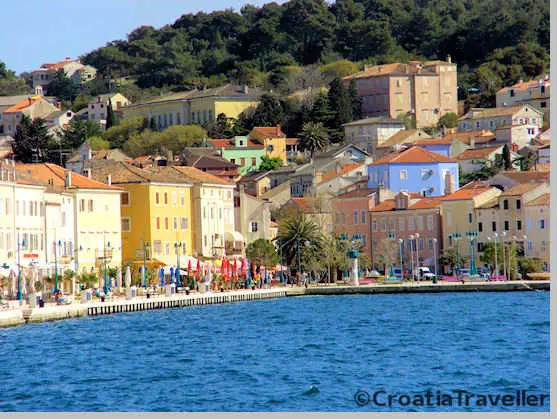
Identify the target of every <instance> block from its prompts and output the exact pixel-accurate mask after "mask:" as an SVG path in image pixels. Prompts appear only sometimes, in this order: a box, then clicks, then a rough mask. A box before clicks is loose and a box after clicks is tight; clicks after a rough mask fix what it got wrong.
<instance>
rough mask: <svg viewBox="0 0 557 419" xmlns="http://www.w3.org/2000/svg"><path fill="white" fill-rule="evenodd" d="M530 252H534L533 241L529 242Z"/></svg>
mask: <svg viewBox="0 0 557 419" xmlns="http://www.w3.org/2000/svg"><path fill="white" fill-rule="evenodd" d="M528 250H534V244H533V243H532V242H531V241H528Z"/></svg>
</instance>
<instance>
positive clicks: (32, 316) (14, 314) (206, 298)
mask: <svg viewBox="0 0 557 419" xmlns="http://www.w3.org/2000/svg"><path fill="white" fill-rule="evenodd" d="M549 289H550V281H500V282H493V281H491V282H479V281H478V282H465V283H460V282H459V283H455V282H443V283H437V284H432V283H431V282H404V283H397V284H371V285H360V286H352V285H318V286H311V287H308V288H305V287H273V288H272V289H255V290H236V291H226V292H207V293H193V294H189V295H185V294H178V295H172V296H164V295H158V296H152V297H151V298H146V297H134V298H131V299H126V298H113V299H111V300H109V301H105V302H100V301H98V300H97V301H89V302H86V303H80V302H75V303H72V304H68V305H61V306H58V305H54V304H48V305H46V306H45V307H41V308H38V307H35V308H31V307H29V306H23V307H12V308H11V309H5V310H2V311H0V327H12V326H19V325H22V324H27V323H41V322H45V321H54V320H64V319H69V318H75V317H85V316H98V315H104V314H115V313H128V312H135V311H144V310H158V309H166V308H178V307H188V306H195V305H207V304H223V303H232V302H241V301H253V300H262V299H269V298H281V297H299V296H310V295H344V294H407V293H442V292H504V291H547V290H549Z"/></svg>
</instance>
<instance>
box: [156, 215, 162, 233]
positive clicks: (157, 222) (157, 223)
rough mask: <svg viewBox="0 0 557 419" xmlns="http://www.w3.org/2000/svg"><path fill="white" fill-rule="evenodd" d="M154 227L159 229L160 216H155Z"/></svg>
mask: <svg viewBox="0 0 557 419" xmlns="http://www.w3.org/2000/svg"><path fill="white" fill-rule="evenodd" d="M155 228H156V229H157V230H160V229H161V217H155Z"/></svg>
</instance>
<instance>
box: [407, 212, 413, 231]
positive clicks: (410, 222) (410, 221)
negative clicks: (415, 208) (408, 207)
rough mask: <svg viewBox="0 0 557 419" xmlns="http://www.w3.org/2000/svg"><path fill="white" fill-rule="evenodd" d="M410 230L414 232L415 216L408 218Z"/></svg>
mask: <svg viewBox="0 0 557 419" xmlns="http://www.w3.org/2000/svg"><path fill="white" fill-rule="evenodd" d="M408 230H414V216H412V215H410V216H409V217H408Z"/></svg>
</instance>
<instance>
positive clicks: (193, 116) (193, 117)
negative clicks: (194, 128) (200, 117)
mask: <svg viewBox="0 0 557 419" xmlns="http://www.w3.org/2000/svg"><path fill="white" fill-rule="evenodd" d="M191 122H195V112H192V113H191Z"/></svg>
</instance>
